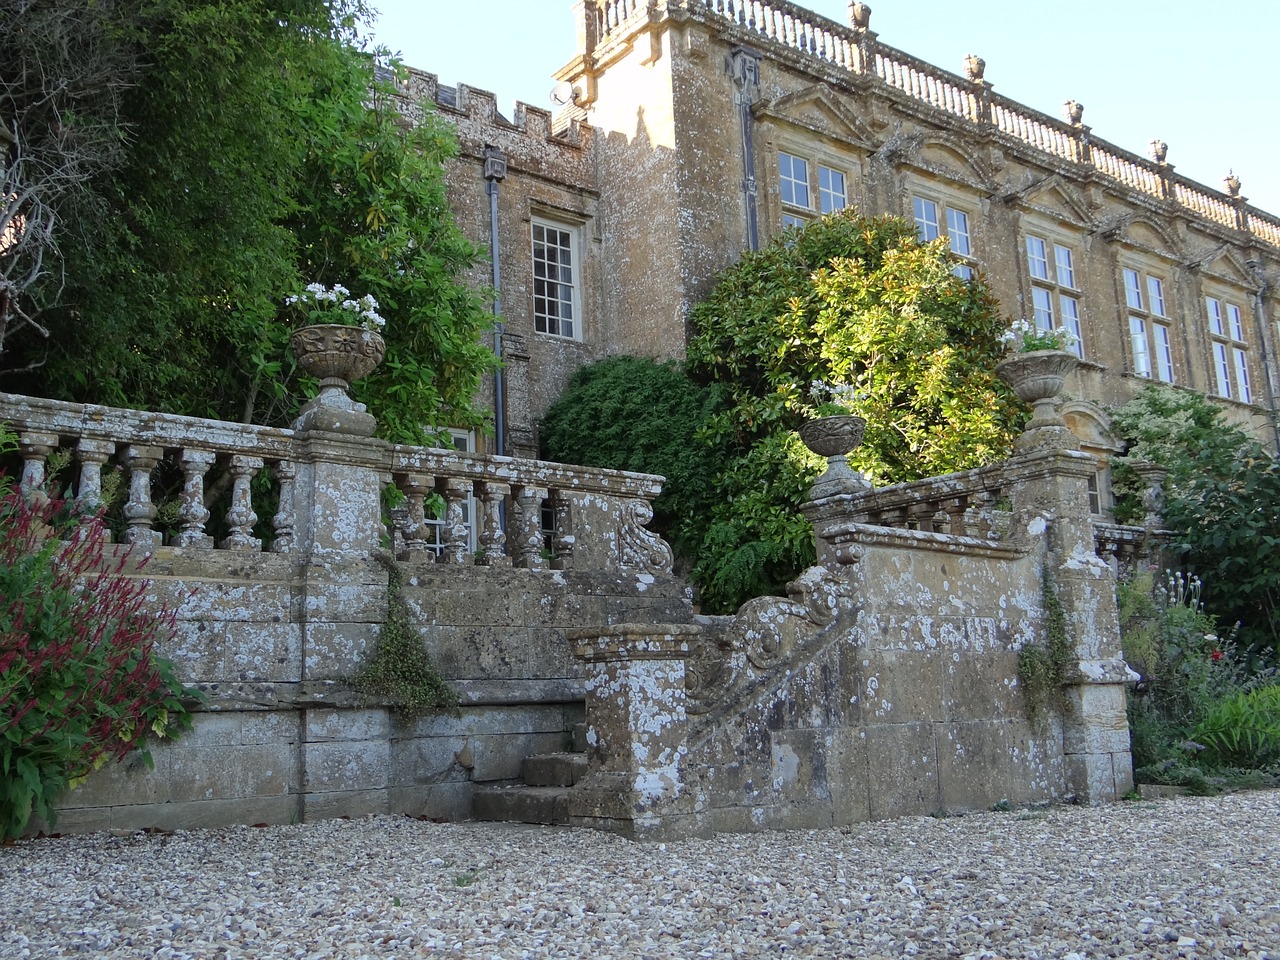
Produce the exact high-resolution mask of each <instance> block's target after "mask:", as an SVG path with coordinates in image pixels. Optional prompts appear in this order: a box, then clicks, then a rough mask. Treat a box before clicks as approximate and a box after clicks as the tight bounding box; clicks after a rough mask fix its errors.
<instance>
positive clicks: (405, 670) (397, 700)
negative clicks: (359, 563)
mask: <svg viewBox="0 0 1280 960" xmlns="http://www.w3.org/2000/svg"><path fill="white" fill-rule="evenodd" d="M374 556H375V558H376V559H377V561H378V562H379V563H381V564H382V566H383V567H385V568H386V571H387V618H386V622H385V623H384V624H383V626H382V634H381V635H380V636H379V637H378V645H377V647H376V648H375V649H374V652H373V656H372V658H371V659H370V660H369V662H368V663H366V664H365V665H364V666H363V667H361V669H360V671H359V672H358V673H357V674H356V675H355V677H354V678H352V680H351V685H352V686H353V687H354V688H355V689H356V691H358V692H359V693H360V695H361V696H362V698H363V699H364V701H365V702H371V701H384V702H386V703H389V704H391V706H392V709H393V711H394V713H395V715H396V717H397V718H398V719H401V720H412V719H414V718H415V717H419V716H422V715H423V714H425V713H429V712H431V711H433V710H447V709H450V708H452V707H456V706H457V705H458V694H457V692H456V691H455V690H454V689H453V688H452V687H451V686H449V683H448V681H447V680H445V678H444V677H443V676H441V674H440V671H439V670H438V669H437V668H436V665H435V663H434V662H433V661H432V659H431V656H430V655H429V654H428V653H427V650H426V647H425V646H424V645H423V641H422V634H421V632H420V631H419V630H418V628H417V626H416V625H415V624H414V622H413V618H412V615H411V614H410V612H409V607H408V604H406V603H405V602H404V597H403V596H402V595H401V589H402V587H403V585H404V574H403V572H402V571H401V569H400V565H399V564H398V563H396V561H395V560H394V559H393V558H392V557H391V555H390V554H387V553H383V552H379V553H377V554H375V555H374Z"/></svg>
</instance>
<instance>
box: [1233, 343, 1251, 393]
mask: <svg viewBox="0 0 1280 960" xmlns="http://www.w3.org/2000/svg"><path fill="white" fill-rule="evenodd" d="M1231 352H1232V355H1233V357H1234V358H1235V362H1236V391H1237V393H1238V394H1239V399H1240V400H1241V401H1242V402H1243V403H1253V391H1252V390H1250V389H1249V358H1248V354H1246V353H1245V351H1243V350H1241V349H1240V348H1239V347H1236V348H1235V349H1234V350H1232V351H1231Z"/></svg>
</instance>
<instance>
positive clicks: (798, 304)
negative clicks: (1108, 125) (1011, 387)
mask: <svg viewBox="0 0 1280 960" xmlns="http://www.w3.org/2000/svg"><path fill="white" fill-rule="evenodd" d="M953 266H954V262H953V260H952V258H951V256H950V254H949V252H948V250H947V247H946V243H945V241H941V242H937V243H931V244H922V243H920V242H919V240H918V239H917V238H916V231H915V228H914V226H913V225H912V224H910V223H909V222H907V221H905V220H902V219H900V218H895V217H864V216H860V215H858V214H857V213H856V212H854V211H852V210H847V211H843V212H841V213H839V214H835V215H832V216H828V217H823V218H822V219H820V220H817V221H814V222H813V223H811V224H809V225H808V226H806V227H805V228H804V229H802V230H796V231H787V232H786V233H785V234H783V235H782V236H780V237H779V238H778V239H777V240H775V241H774V242H773V243H772V244H770V245H769V246H768V247H766V248H765V249H763V250H761V251H759V252H756V253H749V254H746V255H745V256H743V258H742V259H741V260H740V261H739V262H738V263H737V264H735V265H733V266H731V267H729V268H728V269H727V270H725V271H724V272H723V273H722V274H721V275H720V278H719V281H718V283H717V284H716V287H715V289H714V290H713V291H712V293H711V295H710V296H709V297H708V298H707V300H706V301H705V302H704V303H701V304H699V305H698V306H697V307H695V308H694V310H693V312H692V315H691V323H692V328H693V331H694V332H693V336H692V339H691V341H690V344H689V363H690V368H691V370H692V372H693V373H694V375H695V376H697V377H699V378H700V379H705V380H706V381H708V382H710V383H712V384H715V385H716V386H718V387H719V388H720V389H721V390H722V391H723V395H724V398H725V402H724V404H723V405H722V406H721V407H719V408H718V409H717V410H715V411H714V412H713V413H712V415H711V417H710V419H709V421H708V424H707V428H706V430H705V431H704V432H703V434H702V438H703V442H704V443H707V444H708V445H710V446H711V448H712V449H713V450H716V451H722V454H721V455H722V456H723V457H724V462H723V465H722V468H721V469H720V471H719V472H718V474H717V475H716V476H715V478H714V479H713V480H712V483H713V485H714V489H713V492H714V499H713V501H712V509H711V511H710V512H709V513H707V514H703V515H701V516H698V517H693V518H690V521H689V522H690V524H691V527H692V529H691V530H690V531H689V537H690V539H691V540H695V541H697V542H700V543H701V544H702V549H701V550H700V551H699V553H698V556H697V561H698V562H697V566H696V568H695V579H696V580H698V582H699V584H700V585H701V587H702V590H703V596H704V599H705V600H707V601H708V602H709V603H710V605H711V606H713V607H718V608H722V609H731V608H732V607H734V606H736V605H737V604H738V603H741V602H742V601H743V600H745V599H746V598H747V597H749V596H752V595H754V594H756V593H776V592H780V591H781V589H782V588H783V586H784V585H785V584H786V582H787V581H788V580H790V579H791V578H792V577H794V576H795V574H796V573H797V572H798V571H799V570H800V569H801V568H802V567H803V566H804V565H805V564H806V563H809V562H811V561H812V558H813V545H812V531H811V529H810V527H809V525H808V523H806V522H805V521H804V519H803V518H802V517H801V516H800V515H799V505H800V503H801V502H803V500H804V498H805V495H806V493H807V491H808V488H809V486H810V485H811V484H812V482H813V481H814V480H815V479H816V478H817V476H818V475H819V474H820V473H821V472H822V469H823V466H824V464H823V461H822V459H821V458H820V457H816V456H814V455H813V454H811V453H809V452H808V451H807V450H805V449H804V448H803V446H802V445H801V444H800V443H799V441H798V439H797V438H796V434H795V431H796V429H797V428H798V427H799V426H800V425H801V424H802V423H803V422H804V421H805V420H807V419H810V418H812V417H813V416H815V415H817V414H819V413H821V412H822V410H821V407H822V406H823V404H822V395H821V393H819V394H817V395H815V392H814V389H813V385H814V383H815V382H817V383H819V384H821V385H823V386H824V387H825V389H826V392H831V391H832V390H839V392H840V394H841V396H842V397H843V398H844V401H843V405H844V406H845V407H846V408H847V409H848V410H849V412H852V413H855V414H857V415H859V416H862V417H864V418H865V419H866V420H867V429H866V435H865V438H864V440H863V443H862V446H861V447H860V448H859V449H857V450H855V451H854V452H853V453H852V454H851V455H850V456H849V463H850V465H852V466H853V467H854V468H855V469H859V470H862V471H863V472H864V473H865V474H867V475H868V476H869V477H871V478H873V479H874V480H876V481H877V482H881V483H898V482H902V481H906V480H914V479H918V478H920V477H926V476H933V475H936V474H942V473H948V472H951V471H954V470H962V469H966V468H969V467H975V466H978V465H980V464H983V463H987V462H990V461H992V460H996V459H999V458H1000V457H1002V456H1005V455H1006V454H1007V453H1008V451H1009V447H1010V444H1011V443H1012V439H1013V435H1014V432H1015V428H1016V426H1017V423H1018V421H1019V418H1020V417H1021V411H1020V408H1019V407H1018V405H1017V401H1016V400H1014V399H1013V398H1012V396H1011V395H1010V394H1009V393H1008V391H1007V390H1006V389H1005V388H1004V386H1003V385H1002V384H1001V383H1000V382H999V380H998V379H997V378H996V376H995V373H994V370H995V366H996V363H997V362H998V361H999V359H1000V358H1001V356H1003V347H1002V345H1001V343H1000V335H1001V333H1002V332H1003V330H1004V326H1005V325H1004V322H1003V320H1002V319H1001V317H1000V315H999V309H998V304H997V303H996V302H995V300H994V299H993V298H992V297H991V295H990V293H989V292H988V291H987V288H986V287H985V285H984V284H983V283H982V281H981V280H980V279H977V278H975V279H974V280H972V281H966V280H963V279H961V278H959V277H957V276H955V275H954V274H953V273H952V268H953Z"/></svg>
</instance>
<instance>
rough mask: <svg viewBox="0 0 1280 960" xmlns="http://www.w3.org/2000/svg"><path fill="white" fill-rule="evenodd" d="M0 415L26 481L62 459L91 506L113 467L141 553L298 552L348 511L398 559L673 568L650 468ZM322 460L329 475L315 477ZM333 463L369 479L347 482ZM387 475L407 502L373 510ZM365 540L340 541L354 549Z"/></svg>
mask: <svg viewBox="0 0 1280 960" xmlns="http://www.w3.org/2000/svg"><path fill="white" fill-rule="evenodd" d="M0 420H2V421H3V422H5V423H6V424H7V425H8V428H9V429H10V430H11V431H13V432H14V433H15V434H16V435H17V437H18V448H19V454H20V456H21V458H22V469H21V479H20V485H21V487H22V489H23V490H24V491H27V492H31V491H35V490H38V489H43V487H44V486H45V484H46V481H47V480H49V479H50V476H49V474H50V472H51V466H52V467H63V468H64V469H65V470H66V475H68V476H67V478H66V479H65V480H64V479H63V478H64V474H63V473H61V472H60V473H59V475H58V477H57V478H56V484H57V485H58V486H59V488H60V491H65V492H66V493H68V494H69V495H70V496H71V497H74V498H75V499H76V500H78V501H80V503H82V504H83V505H84V506H85V507H86V508H89V509H97V508H98V507H99V506H100V505H102V500H103V490H104V477H107V476H109V475H110V474H112V473H115V474H117V475H118V476H119V480H118V481H115V482H116V483H118V484H119V485H120V486H122V487H123V488H124V491H123V504H122V507H121V509H120V514H119V516H120V519H121V520H122V526H123V532H122V534H121V539H122V540H123V541H124V542H125V543H128V544H131V545H133V546H135V547H138V548H143V549H151V548H156V547H160V546H166V545H167V546H171V547H181V548H193V549H200V550H227V551H235V552H249V553H255V552H264V551H265V552H271V553H278V554H290V553H295V552H298V551H300V550H304V551H306V552H310V551H311V550H312V549H313V548H314V546H315V544H316V542H317V541H318V540H323V539H324V536H319V535H320V534H321V533H322V530H321V528H322V527H325V526H329V527H332V528H341V527H342V526H343V525H344V519H343V518H344V515H348V514H350V512H351V511H352V510H353V509H356V508H357V507H358V508H359V510H360V511H361V513H362V516H364V517H366V518H367V517H369V516H372V517H373V524H374V525H375V526H377V527H378V529H379V530H383V528H382V527H381V526H380V525H379V518H382V521H381V522H382V523H384V524H387V523H389V526H390V527H391V528H392V529H391V531H390V532H391V534H392V536H393V538H394V542H395V544H396V546H397V552H398V553H399V554H400V555H401V556H402V558H405V559H413V558H416V559H432V558H434V559H435V560H437V561H439V562H441V563H444V564H449V565H482V566H514V567H517V568H526V569H531V570H537V569H544V568H547V567H552V568H556V569H565V570H568V569H579V570H638V571H641V572H648V573H669V572H670V570H671V552H670V548H669V547H667V545H666V544H665V543H664V542H663V541H662V540H661V539H660V538H658V537H657V536H655V535H654V534H652V533H651V532H650V531H648V530H647V529H645V524H646V523H647V522H648V521H649V520H650V519H651V518H652V515H653V513H652V507H651V506H650V503H651V501H652V500H653V498H654V497H655V496H657V494H658V493H659V491H660V490H661V480H660V478H657V477H652V476H648V475H643V474H634V473H624V472H621V471H609V470H595V469H590V468H586V467H571V466H565V465H562V464H552V463H544V462H542V461H536V460H521V459H515V458H510V457H491V456H484V455H480V454H468V453H461V452H457V451H452V450H442V449H432V448H423V447H412V446H406V445H392V444H388V443H385V442H383V441H380V440H375V439H371V438H367V437H349V436H348V437H341V436H337V435H332V434H323V433H319V434H315V433H311V432H308V431H297V430H291V429H276V428H268V427H260V426H254V425H249V424H238V423H227V422H221V421H214V420H204V419H200V418H196V417H181V416H174V415H170V414H161V413H147V412H141V411H135V410H123V409H117V408H112V407H104V406H97V405H91V404H77V403H67V402H63V401H57V400H46V399H40V398H33V397H21V396H14V395H10V394H0ZM317 438H320V442H317ZM325 469H328V470H329V471H330V474H333V471H337V474H336V475H338V476H339V479H338V480H337V481H336V482H333V483H331V482H330V481H324V480H322V479H321V475H322V474H324V471H325ZM344 471H346V472H347V473H348V474H349V475H350V472H351V471H356V473H358V474H360V475H361V476H365V475H367V476H368V477H369V478H372V479H371V481H370V482H368V483H355V484H352V483H350V482H348V481H344V480H342V479H341V477H340V475H341V474H342V473H343V472H344ZM330 480H333V476H331V477H330ZM106 482H107V485H108V486H110V485H111V483H112V481H109V480H108V481H106ZM326 483H328V484H329V488H330V489H329V493H328V494H324V492H323V490H321V491H320V494H318V493H317V491H318V490H320V488H322V487H324V486H325V484H326ZM388 484H390V485H394V487H395V489H396V490H398V491H399V493H401V494H403V501H404V502H403V504H402V505H401V506H399V507H398V508H397V509H394V510H392V511H391V515H390V517H389V518H383V517H382V508H381V504H380V494H381V492H382V489H383V488H384V487H385V486H387V485H388ZM437 507H442V508H443V510H442V516H439V517H437V516H436V510H435V508H437ZM260 514H262V515H263V516H260ZM267 514H269V519H264V516H265V515H267ZM366 526H368V524H366ZM473 526H474V529H473ZM383 532H385V530H383ZM369 539H370V538H369V537H366V538H365V542H363V545H361V544H360V543H351V544H347V543H343V544H339V545H338V546H341V547H343V548H344V549H345V548H350V547H355V548H356V549H357V550H359V549H365V550H366V551H367V549H369V548H370V547H372V546H376V545H377V543H376V540H377V539H378V537H377V536H376V534H375V537H374V538H373V539H374V542H373V543H369V542H368V541H369ZM473 544H474V546H473Z"/></svg>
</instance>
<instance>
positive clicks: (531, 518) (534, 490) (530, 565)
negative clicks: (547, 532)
mask: <svg viewBox="0 0 1280 960" xmlns="http://www.w3.org/2000/svg"><path fill="white" fill-rule="evenodd" d="M546 497H547V489H546V487H528V486H518V487H516V488H515V498H514V499H515V514H516V517H515V520H516V566H519V567H524V568H525V569H527V570H543V569H546V566H547V559H546V557H545V556H544V554H543V542H542V501H543V500H545V499H546Z"/></svg>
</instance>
